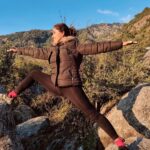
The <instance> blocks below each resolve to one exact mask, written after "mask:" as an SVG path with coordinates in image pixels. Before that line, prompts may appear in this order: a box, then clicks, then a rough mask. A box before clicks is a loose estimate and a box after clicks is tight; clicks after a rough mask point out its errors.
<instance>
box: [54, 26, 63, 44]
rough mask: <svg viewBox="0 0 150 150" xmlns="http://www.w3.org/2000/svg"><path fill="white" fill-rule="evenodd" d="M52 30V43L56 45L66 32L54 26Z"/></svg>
mask: <svg viewBox="0 0 150 150" xmlns="http://www.w3.org/2000/svg"><path fill="white" fill-rule="evenodd" d="M51 32H52V43H53V45H56V44H58V43H59V41H60V40H61V39H62V38H63V37H64V32H60V31H59V30H58V29H56V28H53V29H52V31H51Z"/></svg>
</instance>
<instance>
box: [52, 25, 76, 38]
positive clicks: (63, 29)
mask: <svg viewBox="0 0 150 150" xmlns="http://www.w3.org/2000/svg"><path fill="white" fill-rule="evenodd" d="M54 28H56V29H57V30H59V31H60V32H64V36H69V35H72V36H76V35H77V31H76V29H75V28H74V27H73V26H71V27H68V26H67V25H66V24H65V23H58V24H55V25H54Z"/></svg>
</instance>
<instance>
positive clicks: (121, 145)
mask: <svg viewBox="0 0 150 150" xmlns="http://www.w3.org/2000/svg"><path fill="white" fill-rule="evenodd" d="M114 144H115V145H117V147H118V148H119V150H128V148H127V147H126V144H125V140H124V139H123V138H121V137H118V138H117V139H115V140H114Z"/></svg>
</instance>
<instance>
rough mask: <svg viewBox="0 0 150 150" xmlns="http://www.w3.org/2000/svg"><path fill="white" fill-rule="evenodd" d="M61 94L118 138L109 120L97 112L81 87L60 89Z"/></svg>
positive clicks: (111, 135)
mask: <svg viewBox="0 0 150 150" xmlns="http://www.w3.org/2000/svg"><path fill="white" fill-rule="evenodd" d="M61 91H62V93H63V95H64V96H65V97H67V98H68V99H69V100H70V101H71V102H72V103H73V104H74V105H75V106H76V107H78V108H79V109H81V110H82V111H83V112H84V113H85V115H86V116H87V117H89V118H90V119H91V120H93V121H95V122H97V123H98V125H99V126H100V127H101V128H102V129H103V130H104V131H105V132H106V133H107V134H108V135H109V136H110V137H111V138H112V139H113V140H115V139H116V138H118V137H119V136H118V134H117V133H116V131H115V129H114V128H113V126H112V125H111V123H110V122H109V120H108V119H107V118H106V117H105V116H104V115H102V114H100V113H98V112H97V111H96V109H95V107H94V106H93V105H92V104H91V103H90V101H89V99H88V98H87V96H86V94H85V93H84V91H83V89H82V87H79V86H75V87H68V88H62V89H61Z"/></svg>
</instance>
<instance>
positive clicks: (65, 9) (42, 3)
mask: <svg viewBox="0 0 150 150" xmlns="http://www.w3.org/2000/svg"><path fill="white" fill-rule="evenodd" d="M145 7H150V0H0V35H2V34H9V33H13V32H19V31H28V30H31V29H46V30H47V29H51V28H52V27H53V25H54V24H56V23H59V22H62V18H64V17H66V23H67V24H68V25H70V24H73V25H74V26H75V27H76V28H77V29H80V28H84V27H87V26H89V25H91V24H99V23H114V22H116V23H118V22H119V23H122V22H128V21H129V20H131V19H132V18H133V17H134V15H135V14H137V13H140V12H141V11H142V10H143V9H144V8H145ZM61 16H62V17H61Z"/></svg>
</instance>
